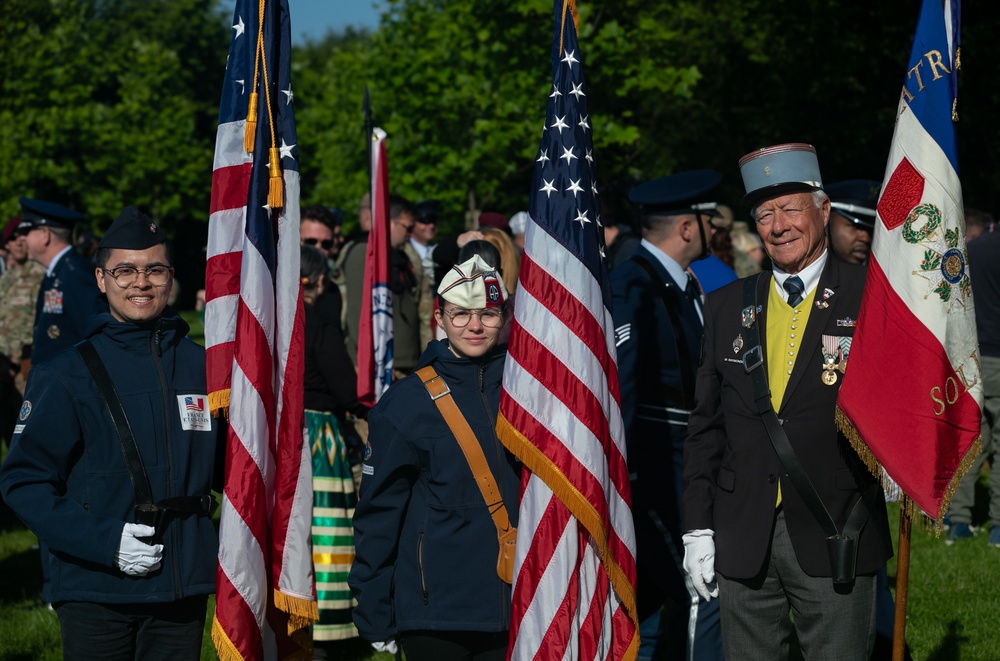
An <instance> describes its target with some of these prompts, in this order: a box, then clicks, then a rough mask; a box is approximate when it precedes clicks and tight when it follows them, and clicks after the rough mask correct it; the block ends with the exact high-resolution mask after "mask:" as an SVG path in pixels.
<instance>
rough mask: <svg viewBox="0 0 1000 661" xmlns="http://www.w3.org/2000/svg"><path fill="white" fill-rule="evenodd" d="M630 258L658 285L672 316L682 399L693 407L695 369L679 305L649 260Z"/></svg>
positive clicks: (633, 256)
mask: <svg viewBox="0 0 1000 661" xmlns="http://www.w3.org/2000/svg"><path fill="white" fill-rule="evenodd" d="M630 259H631V260H632V261H633V262H635V263H636V264H638V265H639V266H640V267H642V270H643V271H645V272H646V274H647V275H648V276H649V279H650V280H652V281H653V285H654V286H655V287H656V289H657V291H659V292H660V300H662V301H663V307H664V308H665V309H666V311H667V316H668V317H670V325H671V326H673V328H674V351H675V353H676V355H677V364H678V366H679V367H680V373H681V399H682V401H683V405H684V408H686V409H693V408H694V369H693V368H692V367H691V366H692V359H691V352H690V351H689V350H688V344H687V342H686V341H685V340H684V328H683V327H682V326H681V319H680V315H678V313H677V307H676V306H675V305H673V301H671V300H670V298H669V296H668V294H667V287H666V284H665V283H663V282H661V281H660V274H659V273H657V272H656V269H655V268H654V267H653V265H652V264H650V263H649V260H648V259H646V258H645V257H643V256H642V255H638V254H633V255H632V257H631V258H630Z"/></svg>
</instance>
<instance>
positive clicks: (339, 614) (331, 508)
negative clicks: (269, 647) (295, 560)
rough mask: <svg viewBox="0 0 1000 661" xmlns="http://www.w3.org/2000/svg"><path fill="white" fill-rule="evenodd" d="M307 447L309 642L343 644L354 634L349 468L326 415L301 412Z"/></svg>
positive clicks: (336, 430)
mask: <svg viewBox="0 0 1000 661" xmlns="http://www.w3.org/2000/svg"><path fill="white" fill-rule="evenodd" d="M306 426H307V428H308V431H309V443H310V446H311V448H312V468H313V510H312V543H313V567H314V569H315V571H316V598H317V600H318V602H319V622H317V623H316V625H315V626H314V628H313V640H343V639H345V638H354V637H356V636H357V635H358V631H357V629H355V628H354V623H353V622H352V621H351V610H352V609H353V608H354V606H355V601H354V598H353V597H352V596H351V590H350V588H349V587H348V586H347V575H348V573H350V571H351V563H352V562H354V528H353V526H352V523H351V520H352V518H353V517H354V506H355V505H356V504H357V502H358V498H357V494H356V493H355V491H354V479H353V478H352V477H351V466H350V464H349V463H348V461H347V449H346V446H345V445H344V435H343V432H341V429H340V423H339V422H337V418H336V417H335V416H334V415H333V414H332V413H326V412H323V411H310V410H306Z"/></svg>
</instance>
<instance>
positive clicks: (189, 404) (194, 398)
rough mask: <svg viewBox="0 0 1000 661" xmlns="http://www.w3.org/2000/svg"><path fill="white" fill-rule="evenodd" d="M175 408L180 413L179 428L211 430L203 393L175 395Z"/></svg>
mask: <svg viewBox="0 0 1000 661" xmlns="http://www.w3.org/2000/svg"><path fill="white" fill-rule="evenodd" d="M177 409H178V410H179V411H180V414H181V429H183V430H185V431H212V419H211V418H210V417H209V413H208V398H207V397H206V396H205V395H177Z"/></svg>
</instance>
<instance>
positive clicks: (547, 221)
mask: <svg viewBox="0 0 1000 661" xmlns="http://www.w3.org/2000/svg"><path fill="white" fill-rule="evenodd" d="M570 14H573V16H571V15H570ZM574 19H575V8H574V7H573V6H572V3H571V2H564V0H556V2H555V31H554V44H553V49H552V89H551V93H550V94H549V100H548V111H547V113H546V119H545V128H544V130H543V134H542V141H541V148H540V149H539V152H538V158H537V159H536V163H535V176H534V185H533V187H532V193H531V204H530V212H529V220H528V222H527V227H526V230H525V241H524V256H523V258H522V261H521V272H520V277H519V279H518V289H517V303H516V306H515V318H514V320H513V322H512V329H511V335H510V342H509V345H508V346H509V354H508V358H507V362H506V364H505V368H504V376H503V390H502V394H501V399H500V417H499V420H498V423H497V433H498V435H499V437H500V439H501V440H502V441H503V443H504V445H505V446H506V447H507V448H508V449H509V450H510V451H511V452H513V453H514V454H515V455H516V456H517V457H518V458H520V459H521V461H522V462H524V471H523V474H522V475H523V477H522V483H521V502H520V508H519V524H518V534H517V552H516V557H515V566H514V572H515V574H514V589H513V595H512V607H511V626H510V648H509V655H510V656H509V658H512V659H518V660H527V659H538V660H540V661H541V660H548V659H612V660H615V661H618V660H620V659H634V658H635V657H636V654H637V652H638V646H639V638H638V625H637V623H636V602H635V576H636V575H635V533H634V529H633V526H632V514H631V509H630V500H631V494H630V490H629V489H630V487H629V479H628V470H627V468H626V465H625V443H624V428H623V426H622V418H621V411H620V406H619V401H620V397H619V392H618V370H617V367H616V364H615V340H614V331H613V328H614V323H613V321H612V318H611V309H610V301H611V294H610V285H609V279H608V268H607V263H606V259H605V254H604V252H605V245H604V238H603V232H602V227H601V207H600V199H599V197H598V191H597V180H596V171H595V168H594V154H593V143H592V141H591V124H590V122H591V120H590V115H589V113H588V106H587V95H586V90H585V87H584V79H583V70H582V66H583V65H582V62H581V59H582V56H581V54H580V47H579V45H578V43H577V33H576V25H575V22H574Z"/></svg>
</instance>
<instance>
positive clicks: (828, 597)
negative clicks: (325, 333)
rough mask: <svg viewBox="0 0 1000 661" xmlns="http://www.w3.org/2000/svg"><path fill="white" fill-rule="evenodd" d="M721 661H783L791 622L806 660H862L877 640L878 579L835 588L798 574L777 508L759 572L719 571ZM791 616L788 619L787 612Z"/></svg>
mask: <svg viewBox="0 0 1000 661" xmlns="http://www.w3.org/2000/svg"><path fill="white" fill-rule="evenodd" d="M717 577H718V580H719V599H720V600H721V605H722V646H723V649H724V651H725V654H726V661H741V660H745V661H761V660H762V659H767V660H768V661H784V660H785V659H787V658H788V646H789V641H790V639H791V635H792V627H793V626H794V628H795V633H796V634H797V635H798V639H799V645H800V647H801V648H802V655H803V657H804V658H805V659H806V660H807V661H822V660H827V659H829V660H830V661H867V659H868V658H869V657H870V656H871V652H872V647H873V646H874V645H875V594H876V590H875V587H876V577H875V575H874V574H873V575H870V576H858V577H857V578H856V579H855V581H854V583H853V584H849V585H845V586H834V584H833V581H832V580H831V579H830V578H829V577H816V576H808V575H807V574H806V573H805V572H803V571H802V568H801V567H800V566H799V563H798V560H796V558H795V551H794V550H793V549H792V543H791V540H790V539H789V538H788V528H787V527H786V525H785V516H784V514H783V513H782V512H779V513H778V515H777V518H776V521H775V525H774V533H773V537H772V540H771V556H770V559H769V560H768V565H767V570H766V572H764V573H763V576H759V577H757V578H754V579H751V580H748V581H747V580H735V579H730V578H726V577H725V576H723V575H721V574H717ZM789 614H791V617H789Z"/></svg>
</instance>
